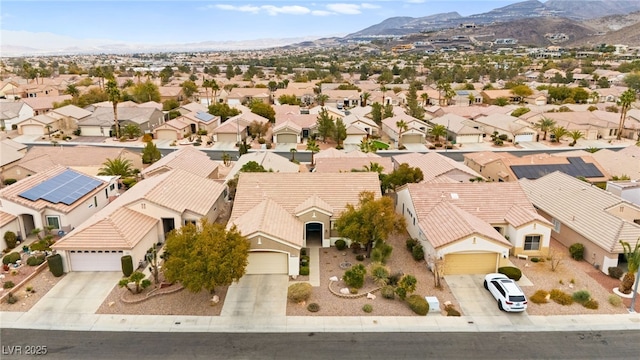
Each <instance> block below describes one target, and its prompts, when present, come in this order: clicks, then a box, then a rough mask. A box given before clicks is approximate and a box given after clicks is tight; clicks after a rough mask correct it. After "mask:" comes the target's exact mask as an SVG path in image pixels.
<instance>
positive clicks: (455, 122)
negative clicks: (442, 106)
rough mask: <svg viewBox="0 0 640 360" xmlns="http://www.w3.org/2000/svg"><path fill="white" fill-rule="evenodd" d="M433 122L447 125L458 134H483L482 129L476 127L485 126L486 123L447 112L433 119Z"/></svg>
mask: <svg viewBox="0 0 640 360" xmlns="http://www.w3.org/2000/svg"><path fill="white" fill-rule="evenodd" d="M431 122H432V123H434V124H439V125H442V126H445V127H447V129H448V130H449V131H451V132H453V133H455V134H457V135H474V134H483V132H482V131H480V130H479V129H476V128H475V127H476V126H477V127H483V126H484V125H482V124H480V123H478V122H475V121H473V120H470V119H467V118H465V117H462V116H460V115H456V114H445V115H443V116H440V117H436V118H433V119H431Z"/></svg>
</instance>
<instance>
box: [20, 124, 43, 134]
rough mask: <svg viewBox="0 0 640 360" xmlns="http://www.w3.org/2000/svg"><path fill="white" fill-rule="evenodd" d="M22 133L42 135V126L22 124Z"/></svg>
mask: <svg viewBox="0 0 640 360" xmlns="http://www.w3.org/2000/svg"><path fill="white" fill-rule="evenodd" d="M22 134H23V135H44V128H43V127H42V126H40V125H24V126H22Z"/></svg>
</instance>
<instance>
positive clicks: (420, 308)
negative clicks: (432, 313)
mask: <svg viewBox="0 0 640 360" xmlns="http://www.w3.org/2000/svg"><path fill="white" fill-rule="evenodd" d="M407 303H408V304H409V307H410V308H411V310H413V312H414V313H416V314H418V315H422V316H425V315H427V313H428V312H429V303H428V302H427V300H426V299H425V298H424V297H422V296H420V295H411V296H409V297H408V298H407Z"/></svg>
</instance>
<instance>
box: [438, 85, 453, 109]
mask: <svg viewBox="0 0 640 360" xmlns="http://www.w3.org/2000/svg"><path fill="white" fill-rule="evenodd" d="M436 89H437V90H438V105H440V106H442V97H443V95H444V98H445V99H447V98H448V97H449V96H451V97H449V99H451V98H453V96H455V95H451V92H452V91H453V89H452V88H451V84H449V83H448V82H447V81H446V80H444V79H440V80H438V82H437V84H436ZM447 103H448V100H447Z"/></svg>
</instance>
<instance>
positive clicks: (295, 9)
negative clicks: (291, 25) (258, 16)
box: [261, 5, 311, 15]
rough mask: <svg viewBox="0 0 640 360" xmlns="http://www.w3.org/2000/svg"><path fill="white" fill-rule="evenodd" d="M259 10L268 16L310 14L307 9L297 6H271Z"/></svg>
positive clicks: (264, 6)
mask: <svg viewBox="0 0 640 360" xmlns="http://www.w3.org/2000/svg"><path fill="white" fill-rule="evenodd" d="M261 9H263V10H264V11H266V12H267V13H268V14H269V15H278V14H289V15H304V14H308V13H310V12H311V10H309V9H308V8H306V7H304V6H298V5H290V6H273V5H263V6H261Z"/></svg>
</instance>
